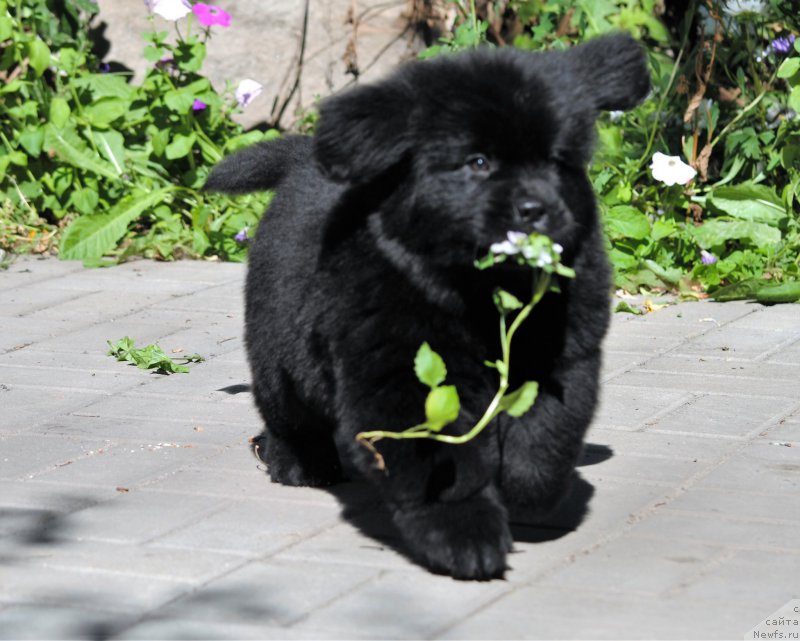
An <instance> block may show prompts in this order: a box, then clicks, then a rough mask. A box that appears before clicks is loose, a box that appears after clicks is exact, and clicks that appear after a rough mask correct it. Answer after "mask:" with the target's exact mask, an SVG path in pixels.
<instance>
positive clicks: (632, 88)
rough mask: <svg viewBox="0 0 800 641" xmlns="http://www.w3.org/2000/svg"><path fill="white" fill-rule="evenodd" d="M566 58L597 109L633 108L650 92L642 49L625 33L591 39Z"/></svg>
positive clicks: (648, 74)
mask: <svg viewBox="0 0 800 641" xmlns="http://www.w3.org/2000/svg"><path fill="white" fill-rule="evenodd" d="M567 55H569V56H571V58H572V66H573V68H574V70H575V71H576V72H577V74H578V76H579V77H580V80H581V82H582V84H583V86H584V87H586V91H587V93H588V95H589V97H590V98H592V99H593V100H594V103H595V106H596V107H597V108H598V109H604V110H608V111H613V110H620V111H622V110H626V109H632V108H633V107H635V106H636V105H638V104H639V103H640V102H641V101H642V100H644V98H645V96H647V94H648V92H649V91H650V73H649V72H648V70H647V60H646V58H645V53H644V50H643V49H642V46H641V45H640V44H639V43H638V42H637V41H636V40H634V39H633V38H632V37H631V36H629V35H627V34H624V33H619V34H614V35H610V36H601V37H599V38H594V39H593V40H590V41H588V42H586V43H585V44H582V45H579V46H577V47H574V48H573V49H570V50H569V53H568V54H567Z"/></svg>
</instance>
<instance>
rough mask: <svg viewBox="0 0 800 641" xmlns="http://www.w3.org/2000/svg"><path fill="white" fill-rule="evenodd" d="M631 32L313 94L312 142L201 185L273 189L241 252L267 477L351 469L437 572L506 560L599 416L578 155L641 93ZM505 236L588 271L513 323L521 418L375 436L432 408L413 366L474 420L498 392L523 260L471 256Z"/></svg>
mask: <svg viewBox="0 0 800 641" xmlns="http://www.w3.org/2000/svg"><path fill="white" fill-rule="evenodd" d="M649 87H650V82H649V77H648V73H647V68H646V64H645V56H644V53H643V51H642V49H641V48H640V46H639V45H638V44H637V43H636V42H635V41H634V40H633V39H631V38H630V37H628V36H626V35H611V36H605V37H601V38H597V39H595V40H592V41H589V42H587V43H586V44H583V45H580V46H576V47H574V48H572V49H569V50H567V51H561V52H546V53H528V52H523V51H519V50H514V49H480V50H476V51H471V52H467V53H462V54H457V55H442V56H439V57H437V58H435V59H432V60H429V61H425V62H413V63H410V64H408V65H406V66H404V67H402V68H400V69H399V70H398V71H397V72H395V73H394V74H393V75H391V76H390V77H389V78H387V79H386V80H384V81H382V82H379V83H377V84H374V85H365V86H359V87H356V88H354V89H351V90H349V91H345V92H342V93H341V94H337V95H335V96H333V97H331V98H329V99H328V100H327V101H325V102H323V104H322V107H321V110H320V119H319V123H318V127H317V130H316V133H315V135H314V136H313V137H306V136H286V137H283V138H281V139H277V140H274V141H270V142H264V143H260V144H257V145H255V146H253V147H250V148H247V149H244V150H242V151H240V152H238V153H236V154H233V155H232V156H230V157H228V158H226V159H225V160H223V161H222V163H221V164H220V165H219V166H217V167H216V168H215V169H214V171H213V173H212V174H211V176H210V178H209V180H208V183H207V185H206V187H207V188H208V189H209V190H215V191H222V192H228V193H244V192H250V191H256V190H266V189H275V190H276V194H275V197H274V199H273V201H272V203H271V205H270V207H269V211H268V212H267V213H266V215H265V216H264V218H263V220H262V221H261V224H260V226H259V228H258V232H257V234H256V236H255V239H254V241H253V245H252V248H251V250H250V258H249V267H248V272H247V283H246V289H245V292H246V330H245V331H246V343H247V352H248V356H249V361H250V368H251V371H252V380H253V385H252V390H253V394H254V396H255V402H256V405H257V406H258V409H259V411H260V412H261V415H262V416H263V418H264V422H265V425H266V427H265V429H264V432H263V434H262V435H261V437H259V438H260V441H259V443H261V445H262V446H261V447H259V448H258V453H259V455H260V456H261V458H262V459H263V460H264V462H265V463H266V464H267V466H268V469H269V475H270V476H271V477H272V480H273V481H277V482H279V483H284V484H286V485H314V486H321V485H329V484H332V483H336V482H337V481H339V480H340V479H342V478H343V470H346V471H351V470H357V471H358V472H360V473H361V474H362V475H363V476H365V477H367V478H368V479H370V480H371V481H372V482H373V483H374V484H375V485H377V486H378V487H379V488H380V491H381V494H382V496H383V498H384V500H385V501H386V504H387V506H388V508H389V509H390V511H391V513H392V515H393V520H394V523H395V524H396V526H397V528H398V529H399V531H400V533H401V535H402V537H403V539H404V542H405V545H406V546H407V548H408V551H409V552H410V554H411V555H412V556H413V557H414V558H416V559H417V560H418V561H419V562H420V563H422V564H423V565H425V566H427V567H428V568H430V569H431V570H433V571H435V572H440V573H445V574H450V575H452V576H453V577H456V578H460V579H484V580H485V579H490V578H493V577H499V576H502V575H503V573H504V571H505V570H506V555H507V553H508V552H509V550H510V549H511V545H512V538H511V534H510V530H509V525H508V516H507V506H512V505H522V506H527V507H528V508H531V507H532V508H535V509H537V510H541V511H544V510H548V509H550V508H552V507H553V505H554V504H555V503H556V502H557V501H558V499H559V498H560V497H561V496H562V495H563V494H564V491H565V489H566V487H567V486H568V484H569V481H570V479H571V477H572V473H573V467H574V464H575V462H576V458H577V457H578V455H579V454H580V451H581V446H582V439H583V435H584V433H585V431H586V429H587V427H588V425H589V422H590V420H591V418H592V414H593V411H594V408H595V403H596V400H597V391H598V369H599V367H600V358H601V354H600V346H601V341H602V339H603V336H604V334H605V332H606V328H607V326H608V321H609V307H610V305H609V297H608V296H609V288H610V279H609V265H608V261H607V258H606V255H605V251H604V245H603V237H602V232H601V228H600V225H599V222H598V216H597V209H596V206H595V199H594V195H593V193H592V187H591V184H590V182H589V180H588V179H587V175H586V168H587V165H588V163H589V161H590V158H591V151H592V141H593V130H594V122H595V119H596V118H597V116H598V112H599V111H601V110H612V109H613V110H619V109H629V108H631V107H633V106H635V105H636V104H637V103H638V102H639V101H641V100H642V99H643V98H644V97H645V95H646V94H647V93H648V91H649ZM508 231H517V232H526V233H527V232H533V231H537V232H539V233H543V234H547V235H548V236H550V237H551V238H552V239H553V240H554V241H555V242H557V243H559V244H560V245H562V246H563V255H562V260H563V262H564V264H566V265H568V266H570V267H572V268H574V270H575V272H576V273H577V277H576V278H574V279H561V280H560V282H559V287H560V292H558V293H555V292H553V293H549V294H547V295H546V296H545V297H544V298H543V299H542V301H541V302H540V303H539V305H537V306H536V308H535V309H534V311H533V314H531V316H530V317H529V318H528V320H527V321H526V322H525V323H524V324H523V325H522V327H521V329H520V332H519V333H518V334H517V336H516V338H515V342H514V346H513V349H512V356H513V358H512V367H511V389H514V388H516V387H517V386H518V385H520V384H521V383H522V382H524V381H528V380H535V381H538V383H539V397H538V399H537V401H536V403H535V405H534V406H533V408H532V409H531V411H530V412H528V413H527V414H525V415H524V416H522V417H521V418H517V419H511V418H509V417H507V416H506V415H501V416H500V417H498V418H497V419H495V423H494V424H493V425H491V426H490V427H489V428H488V429H486V430H484V431H483V432H482V433H481V434H480V436H478V437H477V438H476V439H474V440H472V441H470V442H468V443H466V444H463V445H450V444H444V443H438V442H434V441H430V440H424V439H414V440H391V439H384V440H381V441H379V442H378V443H376V447H377V449H378V450H379V451H380V453H381V455H382V456H383V459H384V461H385V469H379V468H378V467H376V465H375V457H374V456H373V454H372V453H371V452H370V451H369V450H368V449H367V448H365V447H364V446H363V445H362V444H361V443H359V442H357V441H356V434H358V433H359V432H362V431H366V430H376V429H386V430H395V431H397V430H402V429H405V428H407V427H410V426H412V425H417V424H419V423H421V422H422V421H423V420H424V409H423V408H424V401H425V397H426V393H427V391H428V390H427V388H426V387H425V386H424V385H422V384H420V383H419V382H418V381H417V379H416V377H415V376H414V371H413V360H414V355H415V353H416V351H417V349H418V348H419V346H420V345H421V343H423V342H424V341H427V342H428V343H429V344H430V346H431V347H432V348H433V349H434V350H435V351H437V352H438V353H439V354H441V355H442V357H443V358H444V361H445V362H446V364H447V368H448V379H447V382H448V383H449V384H454V385H456V386H457V388H458V393H459V396H460V398H461V414H460V416H459V418H458V419H457V421H456V422H455V423H452V424H450V425H448V426H447V428H446V430H447V431H448V432H449V433H452V434H458V433H463V432H465V431H466V430H468V429H469V428H470V427H471V426H472V425H473V424H474V422H475V420H476V418H477V417H479V416H480V415H481V414H482V413H483V410H484V409H485V408H486V406H487V404H488V402H489V400H490V399H491V398H492V396H493V395H494V393H495V392H496V390H497V373H496V372H495V371H493V370H491V369H489V368H487V367H485V366H484V364H483V362H484V361H486V360H489V361H494V360H495V359H496V358H497V357H498V354H499V350H500V343H499V338H498V335H499V334H498V313H497V310H496V309H495V307H494V305H493V303H492V292H493V291H494V290H495V288H497V287H502V288H504V289H506V290H507V291H510V292H512V293H515V294H516V295H517V296H518V297H520V298H524V299H525V300H527V299H529V298H530V287H531V277H532V274H531V271H530V269H528V268H525V267H519V266H516V265H515V264H513V263H511V262H508V261H507V262H506V263H503V265H501V266H497V267H493V268H491V269H487V270H485V271H478V270H477V269H476V268H475V267H474V261H475V259H476V258H478V257H481V256H484V255H485V254H486V253H487V251H488V248H489V247H490V245H491V244H493V243H496V242H499V241H502V240H503V239H504V238H505V236H506V233H507V232H508Z"/></svg>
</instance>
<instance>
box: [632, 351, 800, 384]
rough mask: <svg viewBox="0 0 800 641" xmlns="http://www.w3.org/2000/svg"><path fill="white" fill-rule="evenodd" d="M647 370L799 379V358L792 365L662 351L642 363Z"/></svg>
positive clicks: (748, 377)
mask: <svg viewBox="0 0 800 641" xmlns="http://www.w3.org/2000/svg"><path fill="white" fill-rule="evenodd" d="M642 369H646V370H647V371H648V372H654V371H657V372H664V373H671V374H700V375H703V376H719V375H722V376H732V377H735V378H737V379H740V380H746V379H749V380H752V382H753V383H754V384H755V385H758V382H759V380H767V381H771V380H773V379H777V380H789V381H797V380H798V379H799V378H800V360H797V361H796V362H794V363H792V364H787V363H774V362H771V361H743V360H740V359H733V358H726V357H724V356H722V357H712V356H685V355H680V354H663V355H660V356H656V357H653V358H651V359H650V360H648V361H647V362H646V363H643V364H642Z"/></svg>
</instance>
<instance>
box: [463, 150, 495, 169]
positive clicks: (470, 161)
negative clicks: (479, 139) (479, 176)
mask: <svg viewBox="0 0 800 641" xmlns="http://www.w3.org/2000/svg"><path fill="white" fill-rule="evenodd" d="M465 164H466V165H467V167H469V168H470V169H471V170H472V171H477V172H488V171H490V170H491V165H490V164H489V159H488V158H486V156H484V155H482V154H475V155H474V156H469V157H468V158H467V161H466V163H465Z"/></svg>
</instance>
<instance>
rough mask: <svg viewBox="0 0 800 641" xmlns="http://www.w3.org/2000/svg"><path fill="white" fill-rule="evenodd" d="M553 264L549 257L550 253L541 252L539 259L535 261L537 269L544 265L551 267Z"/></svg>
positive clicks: (551, 258)
mask: <svg viewBox="0 0 800 641" xmlns="http://www.w3.org/2000/svg"><path fill="white" fill-rule="evenodd" d="M552 264H553V257H552V256H551V255H550V252H547V251H543V252H542V253H541V254H539V257H538V258H537V259H536V266H537V267H544V266H545V265H552Z"/></svg>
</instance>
